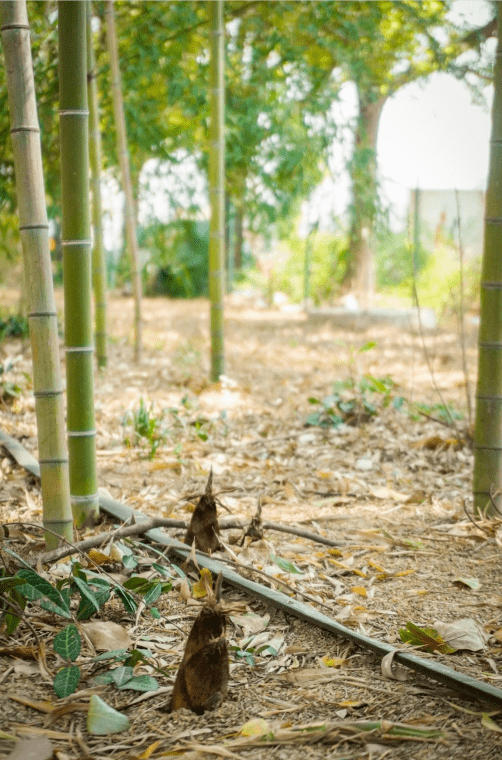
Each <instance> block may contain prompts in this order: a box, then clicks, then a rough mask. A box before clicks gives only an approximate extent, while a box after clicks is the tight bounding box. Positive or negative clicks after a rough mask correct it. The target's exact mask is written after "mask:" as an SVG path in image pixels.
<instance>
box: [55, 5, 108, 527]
mask: <svg viewBox="0 0 502 760" xmlns="http://www.w3.org/2000/svg"><path fill="white" fill-rule="evenodd" d="M58 7H59V20H58V37H59V108H60V111H59V130H60V141H61V198H62V241H61V245H62V247H63V273H64V297H65V346H66V391H67V434H68V452H69V455H70V489H71V501H72V508H73V515H74V518H75V523H76V525H77V526H81V525H82V524H84V523H90V522H92V521H94V520H95V519H96V518H97V516H98V514H99V502H98V482H97V473H96V430H95V423H94V376H93V353H94V348H93V345H92V313H91V312H92V310H91V241H90V232H91V230H90V219H89V140H88V137H89V135H88V116H89V112H88V110H87V82H86V75H87V63H86V37H87V23H86V15H87V14H86V2H85V0H60V2H59V3H58Z"/></svg>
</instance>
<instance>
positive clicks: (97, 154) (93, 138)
mask: <svg viewBox="0 0 502 760" xmlns="http://www.w3.org/2000/svg"><path fill="white" fill-rule="evenodd" d="M91 19H92V3H91V0H87V98H88V101H89V158H90V162H91V191H92V226H93V229H94V247H93V251H92V285H93V289H94V308H95V322H96V329H95V333H94V340H95V343H96V358H97V360H98V367H99V368H104V367H106V364H107V358H108V357H107V333H106V266H105V249H104V245H103V221H102V214H101V209H102V204H101V176H100V174H101V133H100V131H99V111H98V88H97V86H96V72H95V66H96V64H95V61H94V46H93V34H92V28H91Z"/></svg>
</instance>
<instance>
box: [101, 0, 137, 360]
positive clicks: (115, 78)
mask: <svg viewBox="0 0 502 760" xmlns="http://www.w3.org/2000/svg"><path fill="white" fill-rule="evenodd" d="M106 18H107V26H106V30H107V42H108V54H109V56H110V68H111V72H112V93H113V110H114V113H115V129H116V132H117V153H118V156H119V164H120V173H121V175H122V187H123V190H124V195H125V222H126V238H127V248H128V250H129V256H130V260H131V277H132V281H133V288H134V359H135V361H137V362H139V361H140V359H141V351H142V341H141V332H142V322H141V272H140V268H139V256H138V240H137V237H136V214H135V211H134V198H133V192H132V182H131V169H130V166H129V151H128V149H127V131H126V123H125V115H124V102H123V98H122V80H121V76H120V68H119V54H118V45H117V33H116V31H115V16H114V12H113V0H108V2H107V9H106Z"/></svg>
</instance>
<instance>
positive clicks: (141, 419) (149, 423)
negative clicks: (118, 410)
mask: <svg viewBox="0 0 502 760" xmlns="http://www.w3.org/2000/svg"><path fill="white" fill-rule="evenodd" d="M153 406H154V405H153V401H152V403H151V404H150V409H147V407H146V406H145V403H144V401H143V399H142V398H141V399H140V400H139V409H138V410H137V411H130V412H127V413H126V414H125V415H124V417H123V419H122V425H123V426H124V427H125V428H127V427H128V426H129V427H132V430H133V437H132V439H131V438H129V437H128V436H127V437H126V438H125V442H126V444H128V445H132V446H137V445H138V444H140V443H142V442H143V441H145V442H146V443H147V445H148V446H149V447H150V451H149V453H148V458H149V459H153V458H154V456H155V453H156V451H157V449H158V447H159V446H160V444H161V443H164V442H165V440H166V434H165V431H164V428H163V426H162V420H163V419H164V413H163V412H161V413H160V416H157V415H156V414H155V413H154V410H153Z"/></svg>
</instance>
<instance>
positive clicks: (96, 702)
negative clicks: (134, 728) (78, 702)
mask: <svg viewBox="0 0 502 760" xmlns="http://www.w3.org/2000/svg"><path fill="white" fill-rule="evenodd" d="M130 726H131V723H130V721H129V718H128V717H127V716H126V715H123V713H119V712H118V711H117V710H114V709H113V707H110V705H107V704H106V702H104V701H103V700H102V699H101V698H100V697H98V696H97V694H93V695H92V697H91V699H90V702H89V712H88V713H87V730H88V731H89V733H90V734H96V735H98V736H107V735H108V734H118V733H120V732H121V731H127V730H128V728H130Z"/></svg>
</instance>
